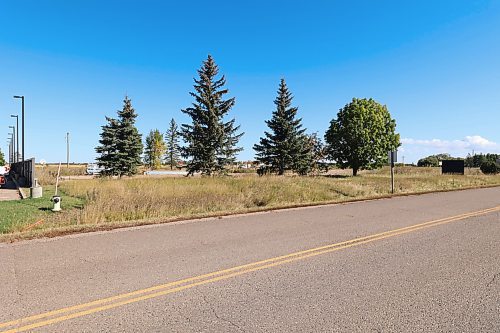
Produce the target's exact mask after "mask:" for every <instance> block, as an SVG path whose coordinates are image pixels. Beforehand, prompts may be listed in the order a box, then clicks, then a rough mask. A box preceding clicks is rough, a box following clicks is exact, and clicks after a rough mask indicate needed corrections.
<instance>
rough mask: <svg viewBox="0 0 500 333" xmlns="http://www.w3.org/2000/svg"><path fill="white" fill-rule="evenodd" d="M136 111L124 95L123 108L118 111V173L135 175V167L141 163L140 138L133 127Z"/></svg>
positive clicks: (141, 146) (141, 148) (141, 147)
mask: <svg viewBox="0 0 500 333" xmlns="http://www.w3.org/2000/svg"><path fill="white" fill-rule="evenodd" d="M136 118H137V113H135V110H134V108H133V107H132V102H131V100H130V99H129V98H128V96H125V99H124V100H123V109H122V110H120V111H118V121H119V124H120V126H119V129H118V132H117V148H118V161H119V169H118V175H119V176H122V175H127V176H131V175H135V174H136V173H137V168H138V167H139V166H140V165H141V164H142V159H141V155H142V150H143V145H142V138H141V135H140V134H139V131H138V130H137V127H135V120H136Z"/></svg>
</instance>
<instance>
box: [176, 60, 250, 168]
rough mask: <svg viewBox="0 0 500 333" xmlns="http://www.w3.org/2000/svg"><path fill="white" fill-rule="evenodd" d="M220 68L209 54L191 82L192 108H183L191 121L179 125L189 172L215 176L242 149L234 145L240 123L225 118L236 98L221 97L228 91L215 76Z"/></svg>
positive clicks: (233, 160) (239, 134)
mask: <svg viewBox="0 0 500 333" xmlns="http://www.w3.org/2000/svg"><path fill="white" fill-rule="evenodd" d="M218 74H219V68H218V66H217V65H216V64H215V61H214V60H213V58H212V57H211V56H210V55H209V56H208V58H207V60H205V61H204V62H203V65H202V66H201V68H200V69H199V70H198V76H199V78H198V79H195V80H194V82H195V84H194V90H195V91H194V92H191V96H193V97H194V102H193V104H192V106H191V107H189V108H186V109H184V110H182V112H183V113H185V114H187V115H188V116H189V117H190V118H191V120H192V123H191V124H182V127H181V136H182V138H183V139H184V142H185V143H186V146H185V147H183V148H182V156H183V157H185V158H188V159H189V160H188V162H187V171H188V175H192V174H194V173H195V172H201V173H202V174H203V175H209V176H210V175H214V174H217V173H219V174H220V173H224V172H226V168H227V166H228V165H230V164H232V163H234V162H235V160H236V154H237V153H238V152H240V151H241V150H242V148H240V147H237V144H238V141H239V140H240V138H241V136H242V135H243V133H238V131H239V129H240V126H235V120H234V119H232V120H229V121H226V120H225V117H226V116H227V115H228V113H229V111H230V110H231V108H232V107H233V106H234V103H235V99H234V98H229V99H224V95H226V94H227V93H228V90H227V89H226V88H224V86H225V84H226V79H225V77H224V76H222V77H220V78H218V76H217V75H218Z"/></svg>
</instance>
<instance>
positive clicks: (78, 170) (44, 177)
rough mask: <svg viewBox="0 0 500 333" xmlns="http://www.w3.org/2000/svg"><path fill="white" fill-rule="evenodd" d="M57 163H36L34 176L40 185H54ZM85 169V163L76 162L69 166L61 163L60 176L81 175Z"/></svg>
mask: <svg viewBox="0 0 500 333" xmlns="http://www.w3.org/2000/svg"><path fill="white" fill-rule="evenodd" d="M58 168H59V166H58V165H52V164H51V165H44V166H41V165H37V166H36V167H35V177H36V178H37V179H38V182H39V183H40V185H42V186H43V185H54V184H55V183H56V178H57V169H58ZM86 171H87V166H86V165H81V164H76V165H72V164H70V165H69V168H68V167H67V166H66V165H65V164H63V165H61V176H62V177H64V176H82V175H85V172H86Z"/></svg>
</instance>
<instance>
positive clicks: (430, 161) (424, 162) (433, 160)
mask: <svg viewBox="0 0 500 333" xmlns="http://www.w3.org/2000/svg"><path fill="white" fill-rule="evenodd" d="M417 166H419V167H437V166H439V159H438V158H437V157H436V156H433V155H431V156H427V157H425V158H422V159H420V160H418V162H417Z"/></svg>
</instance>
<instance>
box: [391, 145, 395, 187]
mask: <svg viewBox="0 0 500 333" xmlns="http://www.w3.org/2000/svg"><path fill="white" fill-rule="evenodd" d="M391 155H392V154H391ZM391 192H392V193H393V194H394V157H392V156H391Z"/></svg>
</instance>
